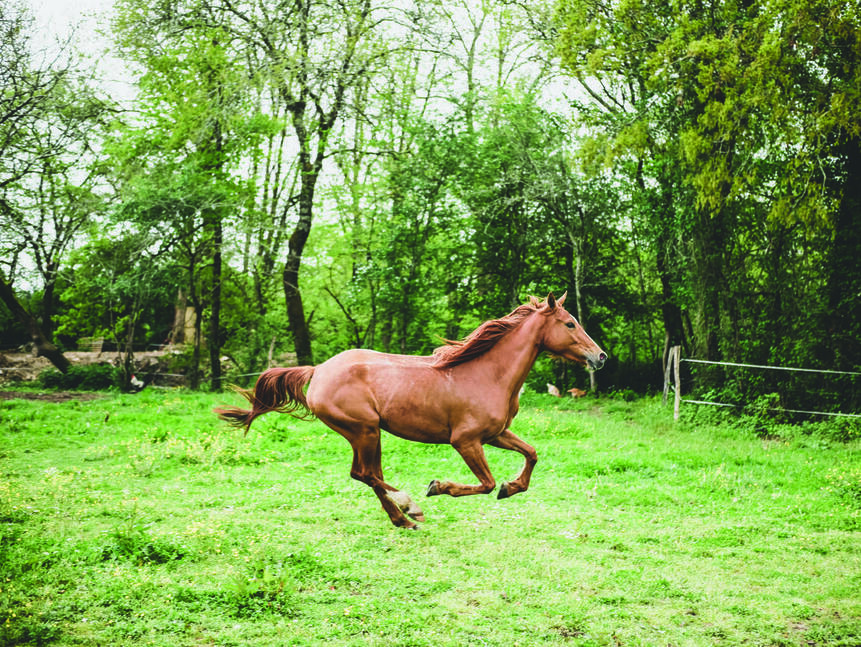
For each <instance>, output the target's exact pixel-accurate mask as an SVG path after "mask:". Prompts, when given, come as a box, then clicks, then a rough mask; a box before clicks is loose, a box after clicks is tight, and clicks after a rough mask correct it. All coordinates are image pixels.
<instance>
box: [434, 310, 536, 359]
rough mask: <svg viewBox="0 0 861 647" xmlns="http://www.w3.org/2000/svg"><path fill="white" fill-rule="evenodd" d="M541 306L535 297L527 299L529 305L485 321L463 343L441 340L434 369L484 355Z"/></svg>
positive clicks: (435, 352)
mask: <svg viewBox="0 0 861 647" xmlns="http://www.w3.org/2000/svg"><path fill="white" fill-rule="evenodd" d="M542 305H543V304H542V302H541V301H539V300H538V299H537V298H536V297H529V303H525V304H523V305H522V306H518V307H517V308H515V309H514V310H513V311H512V312H511V313H509V314H507V315H505V316H504V317H502V318H500V319H491V320H490V321H485V322H484V323H483V324H481V325H480V326H479V327H478V328H476V329H475V330H473V331H472V332H471V333H470V334H469V335H468V336H467V337H466V338H465V339H464V340H463V341H452V340H450V339H445V340H443V341H445V343H446V345H445V346H440V347H439V348H437V349H436V350H435V351H434V352H433V355H434V363H433V366H434V368H451V367H452V366H457V365H458V364H463V363H464V362H468V361H469V360H471V359H475V358H476V357H479V356H481V355H484V354H485V353H486V352H487V351H489V350H490V349H491V348H493V346H494V345H495V344H496V342H498V341H499V340H500V339H502V338H503V337H504V336H505V335H506V334H508V333H509V332H511V331H512V330H514V329H515V328H517V326H519V325H520V324H521V323H523V320H524V319H526V317H528V316H529V315H531V314H532V313H533V312H536V311H537V310H538V309H539V308H540V307H541V306H542Z"/></svg>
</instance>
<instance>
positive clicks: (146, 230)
mask: <svg viewBox="0 0 861 647" xmlns="http://www.w3.org/2000/svg"><path fill="white" fill-rule="evenodd" d="M2 12H3V13H2V15H0V28H2V30H3V32H4V34H5V37H4V40H3V43H4V44H3V46H2V47H0V76H2V78H3V83H4V85H3V87H4V90H3V92H2V95H0V113H2V115H3V119H2V120H0V124H2V126H0V220H2V223H0V224H2V227H0V231H2V234H0V246H2V250H3V254H2V258H3V259H4V260H3V261H2V266H0V271H2V275H0V279H2V281H3V284H2V285H0V288H2V287H4V286H5V289H4V290H3V294H5V295H6V296H4V299H3V302H4V304H5V305H4V311H3V312H0V326H2V327H3V339H4V341H5V342H7V344H6V345H7V346H8V345H11V344H20V343H21V340H22V339H24V338H27V337H30V338H32V339H34V340H36V341H37V344H42V345H43V347H44V348H45V349H47V351H46V352H50V347H51V346H53V347H54V348H58V349H59V350H62V349H64V348H71V347H73V346H74V345H75V343H76V342H77V339H78V338H81V337H88V336H98V335H103V336H104V335H113V336H114V337H115V338H117V339H118V340H119V339H121V338H122V339H123V340H124V343H125V344H127V346H128V349H129V354H131V353H132V352H133V351H132V349H133V348H134V347H135V346H137V347H140V346H142V345H146V344H163V343H166V342H168V341H172V342H176V341H178V340H177V339H171V335H172V334H173V333H172V332H171V330H172V326H173V324H174V313H175V312H177V309H178V308H181V309H183V311H185V310H189V311H190V312H192V313H193V315H192V316H191V320H192V322H193V331H194V332H193V334H192V335H191V338H190V339H184V340H183V341H184V342H185V343H186V344H187V347H188V348H189V349H190V351H189V353H190V355H189V366H190V369H189V371H190V373H189V377H190V380H191V384H192V385H198V384H203V383H206V382H208V384H209V385H210V387H211V388H214V389H218V388H221V386H222V384H223V380H224V379H225V378H227V379H231V380H234V381H242V380H245V379H247V376H249V375H251V376H253V374H254V373H255V372H258V371H260V370H262V369H263V368H265V367H266V366H267V365H269V364H271V363H273V362H275V361H296V362H299V363H313V362H315V361H316V362H319V361H321V360H323V359H326V358H327V357H329V356H331V355H333V354H334V353H336V352H339V351H341V350H344V349H346V348H350V347H356V346H364V347H370V348H376V349H379V350H385V351H389V352H398V353H427V352H430V351H431V350H432V348H433V347H435V346H437V345H439V343H440V339H441V338H447V339H450V338H457V337H462V336H463V335H465V334H467V333H468V332H469V331H471V330H472V329H473V328H474V327H475V326H476V325H478V324H479V323H480V322H481V321H483V320H485V319H487V318H491V317H499V316H501V315H503V314H505V313H506V312H508V311H510V310H511V309H513V308H514V307H515V306H516V305H518V304H520V303H522V302H523V301H524V300H525V299H526V298H527V296H528V295H529V294H538V295H541V296H544V295H546V294H547V293H548V292H550V291H554V292H556V293H557V294H561V292H563V291H565V290H568V291H569V294H570V295H571V296H570V300H569V302H568V303H569V304H572V305H571V310H572V312H575V315H576V316H577V317H578V318H579V319H581V320H582V322H583V323H584V325H585V327H586V328H587V330H589V332H590V334H592V335H593V336H594V337H595V338H596V339H598V340H599V341H600V343H601V345H602V346H603V347H604V348H606V349H607V350H608V351H609V353H610V355H611V358H612V360H611V362H610V363H609V364H608V366H607V368H606V369H605V370H604V371H603V372H602V373H601V374H599V375H597V376H596V375H592V376H591V387H592V388H603V389H608V388H618V389H623V388H633V389H636V390H647V389H649V388H655V389H657V388H659V386H660V382H661V378H662V370H661V362H662V358H663V357H664V356H665V354H666V350H667V348H668V347H669V346H670V345H676V344H681V345H683V347H684V349H685V353H686V355H687V356H689V357H697V358H700V359H708V360H722V361H729V362H748V363H757V364H778V365H791V366H812V367H821V368H831V369H838V370H843V371H858V370H861V344H859V338H861V320H859V317H858V313H859V312H861V278H859V276H861V269H859V264H858V261H857V259H858V258H859V257H861V233H859V232H861V222H859V218H861V114H859V112H858V110H857V106H858V105H859V103H861V96H859V95H861V78H859V69H861V37H859V36H861V15H859V8H858V6H857V3H845V2H839V1H838V0H812V1H805V2H801V0H776V1H774V2H768V3H765V2H759V1H756V0H741V1H735V0H732V1H730V0H709V1H705V2H703V1H697V2H667V1H666V0H658V1H657V2H651V1H650V2H644V1H642V0H558V2H550V1H548V2H539V3H531V4H527V3H512V2H507V1H504V0H491V1H488V2H482V3H480V4H475V3H470V2H466V1H465V0H434V1H432V2H406V3H402V2H399V3H371V2H369V1H368V0H340V1H338V2H334V1H332V0H299V1H296V0H291V1H290V2H286V1H282V0H157V1H155V2H153V1H152V0H150V1H148V2H143V1H142V0H117V1H116V3H115V15H114V18H113V20H112V21H111V22H110V24H106V25H105V28H106V29H107V30H108V31H109V32H110V34H111V36H112V38H113V43H114V45H113V51H112V54H113V55H115V56H118V57H121V58H123V59H125V60H126V61H127V62H128V63H129V64H130V66H131V68H130V69H132V70H134V72H135V74H136V82H137V94H136V98H135V99H134V102H133V105H132V106H131V110H120V109H118V107H117V106H113V105H112V104H111V102H110V101H108V100H107V99H106V98H105V97H104V96H103V95H104V93H103V91H102V90H101V86H100V83H99V79H98V78H93V75H92V74H89V75H88V73H87V72H88V70H86V69H85V68H84V66H83V64H82V63H81V62H80V59H78V58H76V57H74V56H73V55H72V54H73V50H72V49H67V50H65V51H64V56H63V57H61V58H60V59H58V60H57V61H53V62H52V61H48V62H46V61H44V60H40V59H36V58H33V57H32V56H31V55H28V54H27V52H30V51H31V50H30V49H29V48H28V43H29V42H30V40H29V39H30V38H31V36H32V32H31V31H30V29H31V26H30V23H29V20H28V17H27V12H26V10H25V9H24V8H23V7H22V6H18V5H14V4H6V5H4V6H3V9H2ZM120 252H121V253H120ZM123 259H125V260H123ZM144 288H145V289H144ZM13 315H14V316H13ZM25 330H27V331H29V332H26V333H24V332H22V331H25ZM40 335H41V337H40ZM40 339H41V341H39V340H40ZM205 358H206V359H205ZM532 382H533V384H534V385H537V386H538V387H543V385H544V383H546V382H554V383H558V385H559V386H560V387H565V388H568V387H571V386H580V387H584V386H586V384H587V383H589V382H590V376H589V375H587V374H585V373H583V372H574V371H570V370H569V369H568V368H566V367H565V366H564V365H560V364H556V363H552V362H543V363H540V364H539V365H538V366H537V368H536V372H535V374H534V376H533V379H532ZM847 384H848V383H847ZM695 385H696V388H699V389H702V390H705V389H712V390H724V391H726V392H727V395H728V397H734V398H737V399H738V400H739V401H741V400H742V399H744V398H749V397H759V396H762V395H765V394H769V393H778V394H779V397H780V398H782V399H784V400H786V401H788V400H789V399H792V398H795V399H796V400H797V399H798V398H801V399H802V400H803V399H805V398H814V397H818V396H817V394H819V393H820V392H821V391H822V389H823V388H825V387H822V386H821V385H813V386H812V387H811V386H810V385H809V384H808V383H804V382H801V381H797V380H796V378H792V379H787V380H773V379H767V378H758V377H754V378H752V379H749V380H747V381H746V382H745V383H744V384H740V383H736V382H735V381H734V380H733V379H729V374H727V373H726V372H725V371H723V370H722V369H720V368H716V367H712V368H709V369H708V370H705V369H702V370H699V371H697V373H696V375H695ZM835 388H836V390H837V391H839V392H840V393H841V394H842V396H841V397H842V400H841V397H836V398H835V402H836V401H837V400H841V402H842V404H841V405H840V406H843V407H844V408H847V407H849V408H852V407H855V408H857V407H858V405H859V402H858V398H859V395H858V390H857V388H855V389H853V388H852V387H851V385H850V386H847V385H846V384H844V385H838V386H837V387H835ZM730 391H732V395H731V396H730V395H729V392H730ZM835 406H837V405H836V404H835Z"/></svg>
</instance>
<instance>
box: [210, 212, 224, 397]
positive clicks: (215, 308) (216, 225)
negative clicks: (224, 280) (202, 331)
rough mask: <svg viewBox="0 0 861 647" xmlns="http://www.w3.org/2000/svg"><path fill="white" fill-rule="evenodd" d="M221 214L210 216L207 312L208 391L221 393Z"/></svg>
mask: <svg viewBox="0 0 861 647" xmlns="http://www.w3.org/2000/svg"><path fill="white" fill-rule="evenodd" d="M222 237H223V232H222V225H221V214H220V213H217V212H216V213H215V214H213V216H212V247H213V249H212V304H211V306H210V311H209V340H208V345H209V371H210V389H211V390H212V391H221V245H222Z"/></svg>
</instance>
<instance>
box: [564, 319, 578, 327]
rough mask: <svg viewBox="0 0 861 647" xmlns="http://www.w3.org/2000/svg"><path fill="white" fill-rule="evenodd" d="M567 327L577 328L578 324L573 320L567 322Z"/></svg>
mask: <svg viewBox="0 0 861 647" xmlns="http://www.w3.org/2000/svg"><path fill="white" fill-rule="evenodd" d="M565 327H566V328H576V327H577V324H575V323H574V322H573V321H569V322H568V323H567V324H565Z"/></svg>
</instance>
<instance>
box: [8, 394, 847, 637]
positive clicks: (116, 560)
mask: <svg viewBox="0 0 861 647" xmlns="http://www.w3.org/2000/svg"><path fill="white" fill-rule="evenodd" d="M231 397H233V396H230V395H220V396H214V395H203V394H189V393H182V392H159V391H144V392H143V393H141V394H137V395H117V394H114V395H106V397H104V398H102V399H99V400H95V401H89V402H76V401H71V402H66V403H61V404H47V403H44V402H31V401H23V400H14V401H6V402H0V474H2V480H0V644H4V645H163V646H171V647H176V646H186V645H188V646H192V645H261V646H266V645H317V644H319V645H380V646H383V645H385V646H392V645H403V646H414V645H415V646H421V645H433V646H434V647H438V646H441V645H442V646H446V645H451V646H458V647H460V646H465V645H500V646H501V645H506V646H512V645H524V646H525V645H578V646H586V645H608V646H614V647H615V646H617V645H673V646H675V647H680V646H682V645H690V646H694V645H797V646H807V645H835V646H836V645H844V646H849V645H858V644H859V636H861V619H859V618H861V542H859V529H861V524H860V523H859V519H861V461H859V456H861V452H859V450H861V443H859V441H858V440H857V439H854V440H852V439H850V440H848V442H847V441H846V438H837V437H835V436H834V435H833V434H829V432H828V429H829V428H827V427H822V428H808V429H803V430H800V431H799V430H798V429H797V428H796V429H795V430H794V431H793V430H790V429H788V428H786V429H783V428H781V429H779V430H777V431H779V433H770V434H765V435H764V436H765V437H763V434H762V433H760V432H759V431H758V430H757V429H756V428H747V427H745V426H744V425H740V424H738V423H737V422H734V421H733V420H731V419H721V418H713V417H710V416H706V415H700V414H694V415H692V416H690V417H689V418H688V419H687V420H684V421H682V422H680V423H677V424H674V423H673V422H672V413H671V411H669V410H665V409H663V408H661V407H660V405H659V403H658V402H657V401H656V400H651V399H647V400H638V401H634V402H625V401H622V400H615V399H611V398H605V399H597V400H596V399H587V400H585V401H582V402H574V401H571V400H567V401H561V400H556V399H553V398H549V397H542V396H530V397H529V398H527V401H526V402H525V403H524V406H523V410H522V411H521V414H520V415H519V416H518V418H517V419H516V421H515V424H514V425H513V429H514V431H515V432H516V433H517V434H518V435H520V436H521V437H523V438H525V439H526V440H528V441H529V442H530V443H532V444H534V445H535V446H536V448H537V449H538V450H539V463H538V466H537V468H536V471H535V475H534V477H533V482H532V487H531V488H530V490H529V491H528V492H526V493H524V494H518V495H517V496H515V497H512V498H511V499H507V500H503V501H498V500H497V499H496V498H494V497H465V498H462V499H452V498H449V497H434V498H431V499H425V498H424V497H423V496H421V495H422V493H423V492H424V489H425V487H426V485H427V483H428V481H430V480H431V479H432V478H450V479H461V480H464V481H468V482H472V481H473V480H474V479H473V477H472V476H471V475H470V474H469V471H468V470H467V468H466V467H465V466H464V465H463V463H462V461H461V460H460V459H459V458H458V456H457V455H456V453H455V452H454V451H453V450H452V449H451V448H450V447H439V446H427V445H418V444H414V443H408V442H405V441H401V440H398V439H396V438H393V437H389V436H387V437H385V438H384V443H383V467H384V470H385V471H386V478H387V480H388V481H389V482H391V483H393V484H395V485H397V486H399V487H402V488H404V489H406V490H407V491H408V492H410V493H411V494H412V495H413V498H414V499H416V500H417V501H419V503H420V505H421V506H422V508H423V509H424V511H425V514H426V516H427V518H428V521H427V523H425V524H423V525H422V528H421V530H420V531H419V532H406V531H399V530H397V529H395V528H394V527H392V526H391V525H390V523H389V521H388V519H387V517H386V515H385V514H384V513H383V511H382V510H381V509H380V508H379V503H378V502H377V499H376V497H375V496H374V495H373V494H372V492H371V491H370V490H368V488H367V487H366V486H364V485H362V484H361V483H358V482H356V481H353V480H351V479H350V478H349V467H350V461H351V451H350V448H349V445H348V444H347V443H346V442H345V441H344V440H343V439H341V438H340V437H339V436H338V435H337V434H335V433H334V432H332V431H330V430H328V429H327V428H326V427H324V426H323V425H322V424H320V423H317V422H300V421H296V420H293V419H291V418H289V417H287V416H280V417H279V416H277V415H272V416H268V417H265V418H262V419H260V420H259V421H258V422H256V423H255V427H254V428H252V431H251V433H250V434H249V435H248V436H247V437H243V436H242V434H241V432H236V431H234V430H232V429H228V428H226V427H224V426H222V425H220V424H219V423H218V422H217V421H216V419H215V417H214V416H213V415H212V414H211V409H212V407H213V406H215V405H216V404H219V403H224V402H228V401H230V399H231ZM488 457H489V460H490V463H491V467H492V469H493V471H494V474H495V475H496V477H497V481H498V482H501V481H503V480H506V479H508V478H511V477H513V476H514V475H515V474H516V473H517V471H518V470H519V469H520V467H521V461H522V459H521V458H520V456H519V455H516V454H512V453H505V452H501V451H498V450H494V449H492V448H489V449H488Z"/></svg>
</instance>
